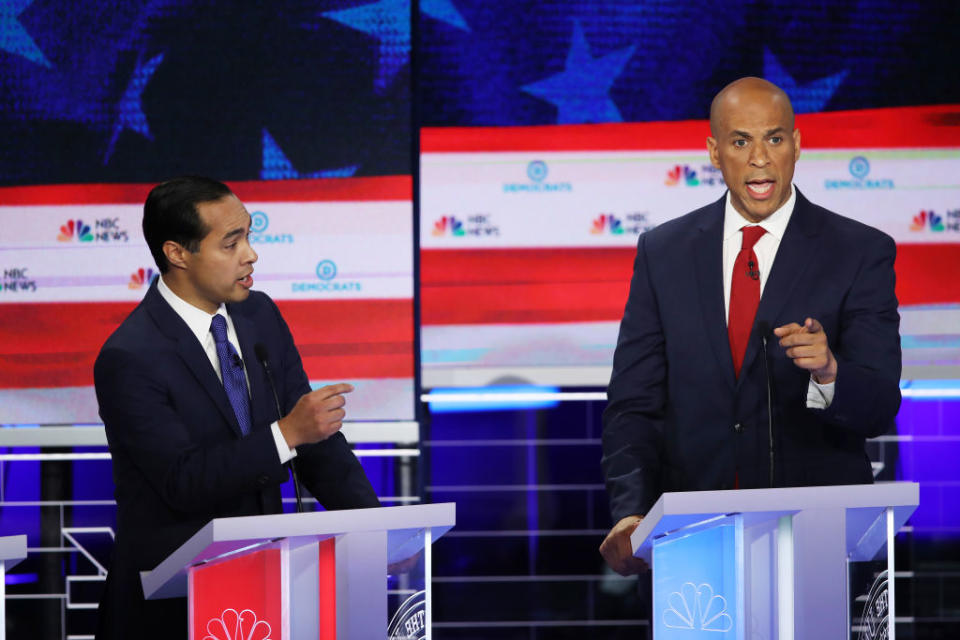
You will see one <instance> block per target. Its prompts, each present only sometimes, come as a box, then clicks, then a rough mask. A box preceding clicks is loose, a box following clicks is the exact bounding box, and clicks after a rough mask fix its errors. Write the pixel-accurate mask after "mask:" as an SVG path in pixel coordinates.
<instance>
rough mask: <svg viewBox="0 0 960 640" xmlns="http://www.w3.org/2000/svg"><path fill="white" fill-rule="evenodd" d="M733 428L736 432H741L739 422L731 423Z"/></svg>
mask: <svg viewBox="0 0 960 640" xmlns="http://www.w3.org/2000/svg"><path fill="white" fill-rule="evenodd" d="M733 430H734V431H736V432H737V433H743V427H742V426H740V423H739V422H738V423H737V424H735V425H733Z"/></svg>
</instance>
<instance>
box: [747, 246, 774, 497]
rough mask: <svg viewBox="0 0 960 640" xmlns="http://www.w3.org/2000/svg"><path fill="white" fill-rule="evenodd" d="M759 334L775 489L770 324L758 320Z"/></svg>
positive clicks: (771, 475)
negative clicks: (768, 345)
mask: <svg viewBox="0 0 960 640" xmlns="http://www.w3.org/2000/svg"><path fill="white" fill-rule="evenodd" d="M751 264H752V262H751ZM751 277H752V276H751ZM757 333H758V334H759V335H760V340H761V342H760V344H761V347H762V349H763V371H764V372H765V373H766V376H767V435H768V437H769V440H770V486H771V487H773V478H774V474H773V469H774V453H775V448H774V442H773V380H772V378H771V377H770V362H769V359H768V357H767V336H768V335H770V323H769V322H766V321H764V320H758V321H757Z"/></svg>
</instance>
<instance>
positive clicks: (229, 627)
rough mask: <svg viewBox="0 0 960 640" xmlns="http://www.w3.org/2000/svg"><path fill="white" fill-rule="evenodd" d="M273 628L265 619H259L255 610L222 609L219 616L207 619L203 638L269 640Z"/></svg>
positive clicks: (213, 639)
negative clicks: (205, 633) (205, 632)
mask: <svg viewBox="0 0 960 640" xmlns="http://www.w3.org/2000/svg"><path fill="white" fill-rule="evenodd" d="M273 637H274V636H273V629H271V627H270V623H269V622H267V621H266V620H262V619H259V618H258V617H257V614H256V612H254V611H252V610H250V609H244V610H243V611H240V612H239V613H238V612H237V610H236V609H224V610H223V613H221V614H220V616H219V617H215V618H210V620H208V621H207V635H205V636H204V637H203V638H204V640H271V638H273Z"/></svg>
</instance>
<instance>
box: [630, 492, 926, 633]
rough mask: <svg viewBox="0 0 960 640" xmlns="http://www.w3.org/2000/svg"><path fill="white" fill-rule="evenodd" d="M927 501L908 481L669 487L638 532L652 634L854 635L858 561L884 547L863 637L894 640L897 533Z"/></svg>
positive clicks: (635, 540) (862, 621)
mask: <svg viewBox="0 0 960 640" xmlns="http://www.w3.org/2000/svg"><path fill="white" fill-rule="evenodd" d="M918 504H919V485H918V484H916V483H910V482H898V483H889V484H875V485H850V486H833V487H791V488H783V489H741V490H736V491H693V492H682V493H665V494H663V495H662V496H661V497H660V499H659V500H657V502H656V504H654V506H653V508H652V509H651V510H650V512H649V513H647V515H646V517H645V518H644V519H643V521H642V522H641V523H640V524H639V525H638V526H637V528H636V530H635V531H634V533H633V535H632V536H631V544H632V548H633V552H634V555H635V556H637V557H641V558H643V559H645V560H646V561H647V563H648V564H650V566H651V568H652V571H653V609H652V613H651V626H652V628H653V637H654V640H670V639H672V638H683V639H684V640H695V639H696V638H711V639H712V640H727V639H730V640H741V639H746V638H767V639H771V640H772V639H777V640H793V639H794V638H797V639H801V638H802V639H817V638H822V639H826V638H831V639H833V638H850V637H851V619H852V618H853V616H851V613H850V608H851V606H850V597H851V596H850V593H849V592H850V589H849V575H850V567H851V566H852V565H853V563H858V562H865V561H873V560H875V559H876V557H877V555H878V554H881V555H882V552H883V551H885V552H886V563H885V571H880V572H878V573H879V575H877V576H876V579H875V580H873V586H872V588H871V589H870V593H869V594H868V598H867V600H866V601H865V602H862V603H857V605H858V609H859V612H862V615H859V616H858V619H857V624H856V627H857V628H856V631H857V635H855V636H854V637H865V638H880V637H889V638H890V639H891V640H892V639H894V638H895V632H896V630H895V628H894V625H893V624H892V623H890V622H889V621H890V620H893V613H894V611H895V608H894V605H895V591H894V581H893V579H892V578H890V576H893V575H894V544H893V538H894V534H895V533H896V532H897V531H898V530H899V529H900V527H902V526H903V524H904V523H905V522H906V520H907V518H908V517H910V514H912V513H913V511H914V509H916V507H917V505H918ZM861 633H863V634H865V635H860V634H861ZM884 633H886V635H884Z"/></svg>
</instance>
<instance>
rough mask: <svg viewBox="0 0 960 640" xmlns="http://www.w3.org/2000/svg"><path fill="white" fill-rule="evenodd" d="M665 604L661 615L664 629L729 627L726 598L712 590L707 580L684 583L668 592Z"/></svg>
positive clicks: (705, 629)
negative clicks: (698, 582)
mask: <svg viewBox="0 0 960 640" xmlns="http://www.w3.org/2000/svg"><path fill="white" fill-rule="evenodd" d="M667 604H668V606H667V608H666V609H664V610H663V618H662V619H663V626H664V627H666V628H668V629H686V630H690V631H715V632H718V633H726V632H727V631H730V630H731V629H732V628H733V618H732V617H731V616H730V614H729V613H727V599H726V598H724V597H723V596H722V595H719V594H716V593H714V591H713V587H712V586H711V585H710V584H708V583H703V584H700V585H696V584H693V583H692V582H686V583H684V584H683V586H682V587H681V588H680V590H679V591H674V592H673V593H671V594H670V597H669V598H668V599H667Z"/></svg>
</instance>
